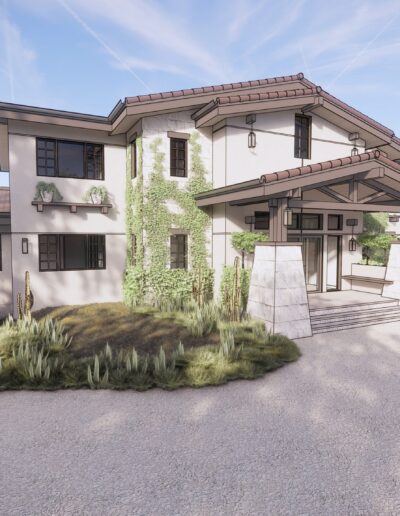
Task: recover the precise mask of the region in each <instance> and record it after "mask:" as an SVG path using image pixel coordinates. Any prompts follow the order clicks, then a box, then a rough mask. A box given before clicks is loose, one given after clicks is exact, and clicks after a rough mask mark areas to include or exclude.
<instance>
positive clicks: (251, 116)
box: [246, 113, 257, 149]
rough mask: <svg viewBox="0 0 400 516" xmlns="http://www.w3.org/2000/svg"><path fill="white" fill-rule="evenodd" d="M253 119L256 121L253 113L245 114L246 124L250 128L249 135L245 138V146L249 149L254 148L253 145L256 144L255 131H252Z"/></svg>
mask: <svg viewBox="0 0 400 516" xmlns="http://www.w3.org/2000/svg"><path fill="white" fill-rule="evenodd" d="M255 121H256V115H255V113H251V114H249V115H246V124H247V125H251V129H250V132H249V136H248V139H247V146H248V147H249V149H254V147H255V146H256V145H257V139H256V133H255V132H254V131H253V124H254V122H255Z"/></svg>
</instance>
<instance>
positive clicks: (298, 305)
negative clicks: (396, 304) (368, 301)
mask: <svg viewBox="0 0 400 516" xmlns="http://www.w3.org/2000/svg"><path fill="white" fill-rule="evenodd" d="M221 203H223V204H224V205H225V206H226V207H227V208H228V209H227V208H225V213H229V210H231V211H230V213H232V210H233V209H235V208H238V209H239V208H242V207H246V206H250V205H252V206H253V205H256V206H259V207H260V212H262V213H264V217H265V223H266V228H267V231H268V234H269V242H268V243H266V244H265V243H264V244H263V245H258V246H257V247H256V253H255V259H254V266H253V271H252V276H251V287H250V296H249V305H248V311H249V313H251V315H253V316H254V317H256V318H259V319H263V320H264V321H265V322H266V326H267V328H268V329H269V330H271V331H274V332H280V333H284V334H286V335H289V336H291V337H294V338H296V337H303V336H308V335H310V334H311V322H310V305H309V300H310V299H311V298H312V296H313V295H318V294H312V293H311V292H317V293H318V292H328V291H341V290H350V291H351V289H352V285H353V277H352V276H353V274H352V271H351V266H352V264H353V263H357V261H359V260H360V257H361V255H360V249H359V247H358V246H357V242H356V238H355V236H354V235H356V234H357V233H360V232H361V231H362V214H363V213H364V212H394V213H396V212H400V165H399V164H398V163H396V162H394V161H392V160H390V159H388V158H387V157H386V156H385V155H384V154H383V153H382V152H379V151H373V152H367V153H364V154H360V155H356V156H351V157H346V158H342V159H338V160H333V161H327V162H322V163H317V164H313V165H308V166H304V167H299V168H294V169H288V170H284V171H280V172H275V173H269V174H265V175H262V176H261V178H260V179H259V180H253V181H246V182H244V183H239V184H236V185H230V186H226V187H223V188H218V189H214V190H211V191H209V192H205V193H202V194H200V195H198V196H197V204H198V206H204V207H206V206H215V205H219V204H221ZM330 216H331V217H330ZM256 221H257V217H255V222H256ZM335 224H336V225H335ZM355 228H357V229H355ZM254 229H257V225H256V224H254ZM395 247H396V248H400V246H395ZM396 260H397V258H396ZM396 260H395V261H396ZM399 266H400V259H399ZM399 277H400V276H399ZM386 280H387V286H388V287H389V284H391V283H395V282H392V281H391V280H390V279H387V278H384V281H383V282H382V289H383V290H385V289H386V291H387V292H389V293H387V292H386V295H385V297H390V298H395V299H397V298H399V297H400V295H399V294H400V288H398V289H397V287H396V285H391V286H394V288H391V289H390V291H388V290H387V288H386V283H385V281H386ZM307 291H308V292H307ZM353 299H354V298H353ZM311 303H312V301H311ZM351 304H352V306H354V303H351ZM312 310H313V308H312V307H311V311H312Z"/></svg>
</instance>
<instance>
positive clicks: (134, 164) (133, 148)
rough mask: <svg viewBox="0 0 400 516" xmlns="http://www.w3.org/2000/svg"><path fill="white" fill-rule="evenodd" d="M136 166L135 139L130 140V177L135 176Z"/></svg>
mask: <svg viewBox="0 0 400 516" xmlns="http://www.w3.org/2000/svg"><path fill="white" fill-rule="evenodd" d="M136 166H137V165H136V140H133V142H131V179H133V178H135V177H136V176H137V168H136Z"/></svg>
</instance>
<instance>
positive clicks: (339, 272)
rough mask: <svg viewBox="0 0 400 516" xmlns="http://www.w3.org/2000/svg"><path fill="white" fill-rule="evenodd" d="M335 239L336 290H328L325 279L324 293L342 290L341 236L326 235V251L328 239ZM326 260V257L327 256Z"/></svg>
mask: <svg viewBox="0 0 400 516" xmlns="http://www.w3.org/2000/svg"><path fill="white" fill-rule="evenodd" d="M329 237H331V238H332V237H335V238H336V239H337V247H336V252H337V267H336V288H328V277H327V278H326V291H327V292H339V291H340V290H342V252H343V235H326V249H327V251H328V239H329ZM327 259H328V256H327Z"/></svg>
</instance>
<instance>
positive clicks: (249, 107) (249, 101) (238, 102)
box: [192, 88, 321, 127]
mask: <svg viewBox="0 0 400 516" xmlns="http://www.w3.org/2000/svg"><path fill="white" fill-rule="evenodd" d="M320 91H321V88H314V89H313V90H307V89H296V90H284V91H274V92H263V93H251V94H248V95H235V96H229V97H218V98H217V99H215V100H213V101H211V102H209V103H208V104H207V105H206V106H204V107H203V108H201V109H199V110H198V111H196V112H195V113H194V114H193V115H192V118H193V119H194V120H195V121H196V127H204V126H208V125H215V124H216V123H217V122H218V121H219V120H220V119H222V118H224V117H226V116H234V115H240V114H243V113H248V112H250V111H251V112H254V111H277V110H280V109H297V108H302V107H304V106H305V105H309V104H313V105H317V104H319V103H320V102H319V100H320V99H319V98H318V93H319V92H320Z"/></svg>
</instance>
